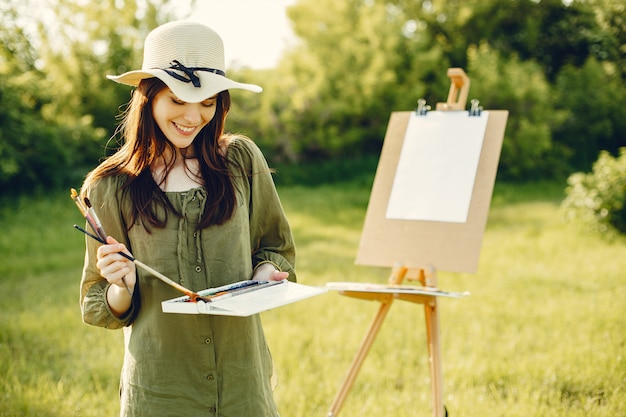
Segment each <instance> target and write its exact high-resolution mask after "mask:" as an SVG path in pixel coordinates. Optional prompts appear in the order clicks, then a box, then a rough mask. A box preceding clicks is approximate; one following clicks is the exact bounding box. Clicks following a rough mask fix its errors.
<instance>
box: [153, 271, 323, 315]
mask: <svg viewBox="0 0 626 417" xmlns="http://www.w3.org/2000/svg"><path fill="white" fill-rule="evenodd" d="M207 291H208V290H205V291H199V292H198V293H199V294H200V295H203V293H205V292H207ZM325 292H326V289H325V288H318V287H311V286H307V285H301V284H295V283H293V282H290V281H287V280H285V281H283V282H281V283H279V284H276V285H272V286H268V287H266V288H260V289H258V290H254V291H250V292H245V293H243V294H239V295H234V296H233V297H230V298H222V299H218V300H216V301H214V302H210V303H205V302H202V301H198V302H185V300H187V299H189V297H187V296H184V297H178V298H174V299H172V300H167V301H163V302H162V303H161V309H162V310H163V312H164V313H180V314H211V315H218V316H239V317H247V316H251V315H253V314H256V313H260V312H263V311H267V310H271V309H273V308H276V307H281V306H284V305H287V304H291V303H295V302H296V301H301V300H304V299H306V298H309V297H313V296H316V295H319V294H323V293H325Z"/></svg>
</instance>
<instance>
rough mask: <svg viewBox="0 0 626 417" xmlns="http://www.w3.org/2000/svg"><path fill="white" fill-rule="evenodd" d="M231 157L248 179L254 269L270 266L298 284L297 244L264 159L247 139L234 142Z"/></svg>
mask: <svg viewBox="0 0 626 417" xmlns="http://www.w3.org/2000/svg"><path fill="white" fill-rule="evenodd" d="M229 156H230V158H232V159H234V160H235V163H237V164H240V165H241V167H242V168H243V169H244V170H245V171H246V173H247V177H248V178H247V184H246V185H247V186H248V187H249V193H248V195H249V202H248V204H249V212H250V245H251V249H252V266H253V267H254V268H255V269H256V268H257V267H258V266H259V265H261V264H264V263H271V264H273V265H274V266H275V267H276V268H277V269H278V270H279V271H284V272H288V273H289V278H288V279H289V280H290V281H294V282H295V281H296V271H295V255H296V248H295V243H294V239H293V235H292V232H291V227H290V225H289V222H288V221H287V217H286V215H285V212H284V210H283V207H282V204H281V202H280V198H279V196H278V192H277V191H276V186H275V185H274V180H273V178H272V174H271V171H270V168H269V166H268V164H267V161H266V159H265V157H264V156H263V154H262V153H261V150H260V149H259V148H258V147H257V145H256V144H255V143H254V142H252V141H251V140H249V139H246V138H237V139H235V140H233V141H232V142H231V144H230V148H229Z"/></svg>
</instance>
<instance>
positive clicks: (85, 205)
mask: <svg viewBox="0 0 626 417" xmlns="http://www.w3.org/2000/svg"><path fill="white" fill-rule="evenodd" d="M70 197H72V200H74V202H75V203H76V206H77V207H78V209H79V210H80V212H81V213H82V214H83V216H84V217H85V220H87V223H88V224H89V226H90V227H91V228H92V229H93V231H94V233H95V234H93V233H90V232H88V231H87V230H85V229H83V228H82V227H80V226H78V225H74V227H75V228H76V229H77V230H80V231H81V232H83V233H84V234H86V235H87V236H89V237H91V238H92V239H95V240H97V241H98V242H100V243H102V244H106V243H107V242H106V240H107V234H106V232H105V231H104V228H103V227H102V223H101V222H100V219H99V218H98V215H97V214H96V211H95V210H94V208H93V207H92V206H91V203H90V201H89V199H88V198H87V197H85V198H84V199H83V200H81V199H80V196H79V195H78V193H77V192H76V190H75V189H73V188H72V189H71V191H70ZM118 253H119V254H120V255H122V256H123V257H124V258H126V259H128V260H129V261H132V262H133V263H134V264H135V265H137V266H138V267H140V268H142V269H144V270H146V271H148V272H150V273H151V274H152V275H154V276H155V277H157V278H158V279H160V280H161V281H163V282H165V283H166V284H168V285H170V286H172V287H173V288H175V289H177V290H178V291H180V292H182V293H183V294H185V295H186V296H188V297H189V298H190V299H191V300H193V301H204V302H209V301H210V298H208V297H203V296H201V295H199V294H197V293H195V292H193V291H191V290H189V289H187V288H185V287H183V286H182V285H180V284H178V283H177V282H174V281H172V280H171V279H169V278H168V277H166V276H165V275H163V274H161V273H160V272H159V271H157V270H155V269H153V268H151V267H149V266H148V265H146V264H144V263H143V262H140V261H139V260H137V259H135V258H134V257H133V256H131V255H128V254H126V253H124V252H118ZM122 281H123V282H124V286H125V287H126V290H128V294H130V295H131V296H132V293H131V291H130V288H128V285H127V284H126V281H125V280H124V278H122Z"/></svg>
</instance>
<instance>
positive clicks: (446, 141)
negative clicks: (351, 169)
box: [386, 111, 489, 223]
mask: <svg viewBox="0 0 626 417" xmlns="http://www.w3.org/2000/svg"><path fill="white" fill-rule="evenodd" d="M488 117H489V112H486V111H484V112H482V114H481V115H480V116H471V117H470V116H469V115H468V112H465V111H459V112H456V111H454V112H441V111H434V112H429V113H427V114H426V115H421V116H420V115H417V114H415V113H414V114H412V115H411V118H410V119H409V123H408V126H407V129H406V134H405V137H404V142H403V144H402V151H401V153H400V158H399V160H398V166H397V168H396V175H395V177H394V181H393V186H392V189H391V195H390V197H389V204H388V206H387V213H386V217H387V218H388V219H399V220H423V221H439V222H452V223H465V222H466V221H467V216H468V213H469V207H470V202H471V200H472V191H473V189H474V181H475V179H476V170H477V169H478V161H479V160H480V153H481V150H482V145H483V139H484V137H485V131H486V128H487V119H488Z"/></svg>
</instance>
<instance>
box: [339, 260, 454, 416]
mask: <svg viewBox="0 0 626 417" xmlns="http://www.w3.org/2000/svg"><path fill="white" fill-rule="evenodd" d="M407 272H408V268H406V267H398V268H395V269H394V270H392V274H391V276H390V277H389V285H390V286H399V285H400V284H402V281H403V280H404V279H405V277H406V275H407ZM416 279H417V280H418V281H419V282H420V283H421V285H422V286H424V287H429V288H433V289H435V288H437V277H436V275H435V271H434V269H428V270H425V269H419V270H418V275H417V278H416ZM340 294H341V295H345V296H348V297H353V298H359V299H362V300H375V301H379V302H380V303H381V305H380V308H379V309H378V313H377V314H376V316H375V317H374V320H373V321H372V323H371V324H370V327H369V329H368V331H367V333H366V335H365V338H364V339H363V341H362V342H361V346H360V347H359V350H358V352H357V354H356V356H355V357H354V359H353V361H352V365H350V369H349V370H348V373H347V375H346V377H345V379H344V381H343V384H342V386H341V389H340V390H339V392H338V393H337V395H336V396H335V399H334V401H333V404H332V406H331V407H330V410H329V412H328V417H336V416H337V415H338V414H339V411H340V410H341V407H342V406H343V403H344V402H345V400H346V397H347V396H348V393H349V392H350V389H351V388H352V385H353V384H354V381H355V380H356V377H357V375H358V373H359V370H360V369H361V365H363V361H365V358H366V357H367V354H368V353H369V351H370V348H371V346H372V344H373V343H374V340H375V339H376V336H377V335H378V331H379V330H380V327H381V326H382V324H383V322H384V321H385V318H386V317H387V313H388V312H389V309H390V308H391V305H392V303H393V301H394V299H396V298H397V299H399V300H404V301H409V302H412V303H417V304H423V305H424V313H425V316H426V334H427V341H428V357H429V363H430V378H431V386H432V403H433V417H444V416H445V409H444V405H443V377H442V372H441V347H440V344H439V313H438V311H437V296H436V295H425V294H405V293H392V294H389V293H387V292H385V293H376V292H370V291H367V292H365V291H340Z"/></svg>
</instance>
